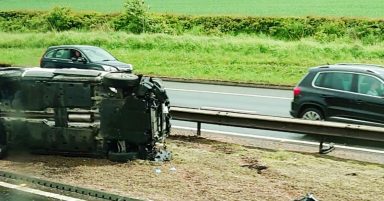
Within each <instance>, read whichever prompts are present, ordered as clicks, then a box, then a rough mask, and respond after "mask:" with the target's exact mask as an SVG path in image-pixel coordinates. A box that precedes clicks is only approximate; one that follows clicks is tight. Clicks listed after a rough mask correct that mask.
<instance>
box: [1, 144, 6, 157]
mask: <svg viewBox="0 0 384 201" xmlns="http://www.w3.org/2000/svg"><path fill="white" fill-rule="evenodd" d="M6 156H7V146H6V145H1V144H0V159H3V158H5V157H6Z"/></svg>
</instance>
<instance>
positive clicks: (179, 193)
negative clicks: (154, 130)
mask: <svg viewBox="0 0 384 201" xmlns="http://www.w3.org/2000/svg"><path fill="white" fill-rule="evenodd" d="M168 147H169V149H170V150H172V152H173V153H174V159H173V160H172V161H171V162H165V163H154V162H149V161H141V160H136V161H132V162H128V163H113V162H110V161H107V160H104V159H89V158H69V157H58V156H13V155H12V154H11V155H10V156H9V157H8V158H7V159H6V160H2V161H0V168H1V169H2V170H5V171H16V172H19V173H27V174H32V175H34V176H38V177H42V178H45V179H49V180H53V181H56V182H62V183H67V184H70V185H77V186H84V187H88V188H94V189H99V190H104V191H109V192H113V193H118V194H123V195H127V196H134V197H138V198H142V199H150V200H271V201H272V200H273V201H279V200H281V201H286V200H294V199H295V198H298V197H301V196H302V195H304V194H306V193H307V192H312V193H314V195H315V196H316V198H318V199H319V200H336V199H338V200H372V201H373V200H383V199H384V196H383V194H382V187H383V185H384V179H383V178H384V166H383V165H379V164H374V163H364V162H359V161H354V160H345V159H340V158H336V157H330V156H328V157H327V156H326V157H324V156H320V155H318V154H304V153H297V152H296V153H295V152H288V151H282V150H277V151H272V150H264V149H258V148H255V147H245V146H241V145H239V144H234V143H225V142H220V141H215V140H209V139H205V138H197V137H191V136H189V137H188V136H173V137H171V138H170V139H169V140H168ZM262 166H266V167H267V169H263V170H258V169H260V167H262ZM171 168H175V169H176V170H175V171H171ZM155 169H160V170H161V173H155Z"/></svg>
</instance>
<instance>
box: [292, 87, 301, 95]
mask: <svg viewBox="0 0 384 201" xmlns="http://www.w3.org/2000/svg"><path fill="white" fill-rule="evenodd" d="M300 93H301V89H300V87H295V88H294V89H293V97H296V96H299V95H300Z"/></svg>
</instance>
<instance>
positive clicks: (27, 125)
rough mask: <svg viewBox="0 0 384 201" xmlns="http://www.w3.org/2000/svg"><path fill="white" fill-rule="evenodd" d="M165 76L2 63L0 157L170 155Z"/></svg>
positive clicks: (162, 157) (158, 157)
mask: <svg viewBox="0 0 384 201" xmlns="http://www.w3.org/2000/svg"><path fill="white" fill-rule="evenodd" d="M168 111H169V100H168V96H167V94H166V91H165V90H164V87H163V85H162V82H161V80H160V79H156V78H151V77H145V76H141V75H134V74H130V73H125V72H103V71H93V70H79V69H42V68H0V158H1V157H4V156H5V155H6V153H7V151H8V150H10V149H12V150H13V149H15V150H16V149H18V150H20V149H21V150H27V151H30V152H32V153H39V154H61V155H78V156H95V157H107V158H109V159H110V160H113V161H127V160H131V159H135V158H141V159H151V160H168V159H170V154H169V152H168V151H167V150H166V146H165V138H166V137H167V136H168V135H169V133H170V127H171V126H170V116H169V113H168Z"/></svg>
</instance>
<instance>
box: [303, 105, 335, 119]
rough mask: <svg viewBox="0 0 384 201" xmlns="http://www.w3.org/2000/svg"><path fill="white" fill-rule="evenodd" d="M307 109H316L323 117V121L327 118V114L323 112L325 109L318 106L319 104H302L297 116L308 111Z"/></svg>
mask: <svg viewBox="0 0 384 201" xmlns="http://www.w3.org/2000/svg"><path fill="white" fill-rule="evenodd" d="M308 108H316V109H318V110H319V111H320V112H321V114H322V115H323V117H324V119H326V118H327V117H328V116H327V113H326V112H325V107H324V106H322V105H320V104H317V103H304V104H302V105H301V107H300V109H299V112H298V116H301V113H303V111H304V110H306V109H308Z"/></svg>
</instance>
